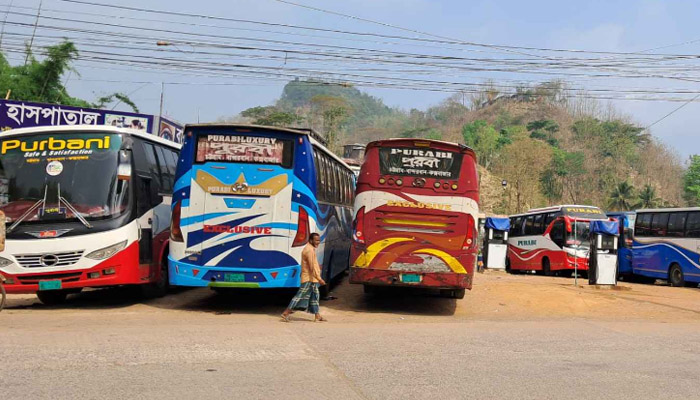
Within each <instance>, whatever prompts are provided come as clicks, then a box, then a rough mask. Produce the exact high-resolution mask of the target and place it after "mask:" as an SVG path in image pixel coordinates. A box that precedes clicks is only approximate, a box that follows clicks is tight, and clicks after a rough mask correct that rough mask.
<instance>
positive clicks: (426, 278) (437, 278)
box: [350, 267, 472, 289]
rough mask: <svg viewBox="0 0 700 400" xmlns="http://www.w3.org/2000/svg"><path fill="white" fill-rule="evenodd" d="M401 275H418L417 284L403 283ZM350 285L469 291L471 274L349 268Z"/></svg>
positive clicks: (403, 279)
mask: <svg viewBox="0 0 700 400" xmlns="http://www.w3.org/2000/svg"><path fill="white" fill-rule="evenodd" d="M403 275H411V276H412V278H414V279H412V280H416V278H415V275H419V276H420V278H418V280H419V282H415V283H414V282H411V283H407V282H404V281H405V280H407V279H405V278H404V277H403ZM350 283H361V284H365V285H373V286H406V287H423V288H434V289H471V288H472V274H469V273H467V274H457V273H450V272H408V271H406V272H403V271H392V270H386V269H371V268H358V267H350Z"/></svg>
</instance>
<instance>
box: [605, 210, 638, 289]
mask: <svg viewBox="0 0 700 400" xmlns="http://www.w3.org/2000/svg"><path fill="white" fill-rule="evenodd" d="M605 215H607V216H608V217H612V218H615V219H616V220H617V221H618V222H619V223H620V232H619V233H620V240H619V242H618V243H619V246H618V249H617V275H618V277H622V278H623V279H625V280H631V279H632V278H633V271H632V244H633V238H634V221H635V217H636V215H637V214H636V213H635V212H634V211H609V212H606V213H605Z"/></svg>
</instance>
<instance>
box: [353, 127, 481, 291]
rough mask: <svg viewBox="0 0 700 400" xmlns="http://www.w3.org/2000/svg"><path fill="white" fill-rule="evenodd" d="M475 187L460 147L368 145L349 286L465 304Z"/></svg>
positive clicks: (470, 155) (467, 152) (401, 142)
mask: <svg viewBox="0 0 700 400" xmlns="http://www.w3.org/2000/svg"><path fill="white" fill-rule="evenodd" d="M478 188H479V185H478V177H477V170H476V156H475V155H474V152H473V151H472V150H471V149H470V148H468V147H466V146H462V145H458V144H454V143H448V142H442V141H435V140H415V139H389V140H380V141H376V142H372V143H370V144H368V145H367V151H366V153H365V161H364V163H363V164H362V169H361V170H360V176H359V178H358V184H357V197H356V198H355V209H354V213H355V217H354V222H353V246H352V254H351V257H350V259H351V260H352V264H351V267H350V282H351V283H357V284H363V285H365V288H366V291H367V292H371V291H372V290H373V289H374V288H375V286H387V285H394V286H414V287H423V288H434V289H441V290H442V293H443V295H446V296H452V297H457V298H462V297H464V291H465V289H471V285H472V278H473V273H474V265H475V264H476V258H477V252H478V247H477V234H478V232H477V226H476V219H477V214H478V212H479V189H478Z"/></svg>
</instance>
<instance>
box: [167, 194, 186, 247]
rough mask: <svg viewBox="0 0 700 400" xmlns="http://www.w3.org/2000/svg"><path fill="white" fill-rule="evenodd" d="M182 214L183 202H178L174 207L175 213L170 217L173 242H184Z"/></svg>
mask: <svg viewBox="0 0 700 400" xmlns="http://www.w3.org/2000/svg"><path fill="white" fill-rule="evenodd" d="M181 214H182V203H181V202H179V201H178V202H176V203H175V207H174V208H173V215H172V217H171V219H170V240H172V241H173V242H184V241H185V239H184V238H183V237H182V229H180V215H181Z"/></svg>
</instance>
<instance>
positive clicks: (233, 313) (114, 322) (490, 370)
mask: <svg viewBox="0 0 700 400" xmlns="http://www.w3.org/2000/svg"><path fill="white" fill-rule="evenodd" d="M529 279H532V280H529ZM481 283H482V285H481V289H480V290H477V287H476V286H475V290H474V291H473V292H471V293H469V294H468V295H467V297H466V298H465V300H462V301H459V302H456V301H454V300H448V299H440V298H430V297H419V298H416V297H411V296H400V297H398V298H392V299H386V298H365V297H364V296H363V295H362V294H361V291H360V290H357V289H356V288H355V287H354V286H349V285H347V284H342V285H341V286H340V287H339V288H338V289H336V293H337V295H338V297H339V299H338V300H334V301H328V302H324V303H323V304H322V308H323V309H324V310H325V312H326V313H327V315H328V316H329V318H330V319H331V322H328V323H312V322H310V321H308V320H307V318H306V316H304V315H297V314H295V317H296V318H295V321H294V322H293V323H290V324H284V323H281V322H278V321H277V319H276V318H275V316H276V315H277V314H278V313H279V311H280V310H281V308H283V307H284V305H285V304H284V303H285V302H286V301H287V300H288V298H289V295H288V294H286V293H279V294H272V295H265V296H261V295H260V294H252V295H250V294H246V293H237V294H235V295H233V296H218V295H215V294H213V293H212V292H210V291H208V290H190V291H183V292H181V293H177V294H173V295H169V296H167V297H166V298H164V299H159V300H155V301H150V302H145V303H143V302H139V301H138V300H136V299H135V298H134V297H133V295H131V294H130V292H129V291H127V290H123V289H117V290H106V291H96V292H90V293H85V294H82V295H80V296H78V297H77V298H73V299H71V301H70V302H69V304H67V305H66V306H63V307H59V308H48V307H43V306H40V305H38V304H36V303H35V301H34V300H32V299H31V298H30V297H19V298H17V297H15V298H13V299H12V300H11V303H10V309H9V310H6V311H3V312H2V313H0V338H2V342H1V343H0V357H1V359H2V366H0V371H1V373H0V387H2V391H3V392H2V393H3V397H5V398H8V399H20V398H27V399H34V398H52V399H55V398H66V399H68V398H70V399H78V398H85V399H95V398H115V399H116V398H118V399H161V398H162V399H166V398H167V399H173V398H228V399H230V398H235V399H248V398H250V399H271V398H276V399H306V398H313V399H343V400H349V399H408V398H415V399H425V398H428V399H436V398H441V399H453V398H454V399H460V398H464V399H468V398H476V399H484V398H499V399H565V398H597V399H608V398H609V399H613V398H614V399H639V398H644V399H651V398H663V399H675V398H678V399H689V398H700V382H699V381H698V371H700V329H699V328H700V316H699V315H698V311H700V309H698V308H696V305H697V303H695V302H694V300H693V299H695V298H697V297H700V290H697V289H694V290H693V289H678V290H679V291H680V292H679V291H676V292H672V291H669V290H668V289H674V288H666V287H655V286H648V285H647V286H639V287H636V286H635V287H633V288H632V289H630V290H627V291H620V292H605V293H603V292H595V291H591V290H585V289H580V290H576V289H572V288H571V287H570V286H571V285H570V284H569V283H568V281H563V280H559V281H557V280H550V279H549V278H540V277H509V276H491V277H487V278H484V279H482V282H481ZM509 286H510V287H512V288H515V289H517V290H515V289H514V292H517V297H515V298H512V299H510V300H506V299H508V297H507V296H505V295H504V294H503V293H502V292H503V289H502V288H504V287H505V288H508V287H509ZM545 289H547V290H554V291H556V293H560V295H558V296H557V298H556V299H551V298H549V297H548V298H549V299H550V300H552V301H556V302H568V303H572V304H575V303H576V302H577V301H581V300H582V301H583V303H585V304H591V305H592V307H598V308H600V307H601V305H602V306H604V307H605V308H606V309H607V310H601V311H600V315H602V317H598V316H594V315H589V316H587V317H581V316H579V315H578V314H577V312H578V311H577V310H578V309H577V308H574V309H572V312H571V315H573V316H566V315H564V314H563V313H562V311H561V310H562V308H561V307H558V306H556V305H553V306H552V307H551V308H552V310H554V311H553V313H552V314H551V315H542V314H541V313H540V311H541V309H542V308H543V307H541V306H532V304H540V303H538V301H539V300H538V299H539V297H538V296H539V293H541V292H543V291H544V292H546V290H545ZM508 291H510V290H508ZM530 292H532V293H531V294H529V293H530ZM666 294H669V295H668V296H667V295H666ZM528 296H529V297H528ZM673 296H676V297H673ZM669 299H670V300H669ZM504 301H506V302H507V301H517V302H518V303H523V302H524V303H528V302H529V304H531V306H530V307H531V308H528V307H524V308H523V307H510V304H508V303H503V302H504ZM501 304H503V305H501ZM492 306H494V307H500V310H501V311H499V309H491V307H492ZM474 308H479V310H480V311H479V312H475V310H474ZM544 308H546V307H544ZM625 309H634V310H635V313H631V314H630V316H628V317H625V316H619V315H622V312H623V310H625ZM509 310H510V311H509ZM522 310H526V311H527V310H531V311H532V312H530V313H527V312H525V313H524V314H523V311H522ZM497 311H499V312H497ZM516 314H518V315H516ZM589 314H590V310H589ZM610 316H612V318H611V317H610Z"/></svg>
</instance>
